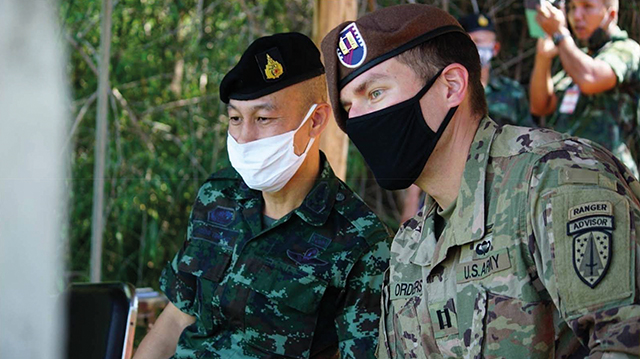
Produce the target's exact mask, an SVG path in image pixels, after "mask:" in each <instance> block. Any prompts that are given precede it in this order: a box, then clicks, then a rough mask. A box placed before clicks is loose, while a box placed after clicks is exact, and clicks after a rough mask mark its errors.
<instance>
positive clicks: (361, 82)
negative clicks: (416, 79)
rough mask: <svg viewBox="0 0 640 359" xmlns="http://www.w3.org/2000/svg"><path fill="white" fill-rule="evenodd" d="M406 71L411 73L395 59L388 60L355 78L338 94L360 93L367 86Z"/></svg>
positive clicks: (409, 69)
mask: <svg viewBox="0 0 640 359" xmlns="http://www.w3.org/2000/svg"><path fill="white" fill-rule="evenodd" d="M407 71H412V70H411V68H410V67H409V66H407V65H405V64H403V63H401V62H400V61H398V60H397V59H396V58H395V57H393V58H390V59H388V60H386V61H383V62H381V63H379V64H378V65H376V66H374V67H372V68H370V69H368V70H367V71H365V72H363V73H362V74H360V75H358V76H357V77H355V78H354V79H353V80H351V81H350V82H349V83H348V84H346V85H345V86H344V87H343V88H342V90H340V94H343V93H351V92H359V91H362V90H364V89H365V88H366V87H367V85H370V84H372V83H376V82H378V81H384V80H389V79H393V78H395V77H397V76H398V75H400V74H401V73H402V72H407Z"/></svg>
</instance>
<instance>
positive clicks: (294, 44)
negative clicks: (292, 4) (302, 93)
mask: <svg viewBox="0 0 640 359" xmlns="http://www.w3.org/2000/svg"><path fill="white" fill-rule="evenodd" d="M323 73H324V66H322V62H321V61H320V51H318V48H317V47H316V45H315V44H314V43H313V41H311V39H309V38H308V37H307V36H305V35H303V34H300V33H297V32H288V33H283V34H275V35H271V36H265V37H261V38H259V39H257V40H255V41H254V42H253V43H251V45H249V47H248V48H247V50H246V51H245V52H244V54H242V57H241V58H240V61H238V63H237V64H236V66H234V67H233V68H232V69H231V70H230V71H229V72H228V73H227V74H226V75H225V76H224V78H223V79H222V82H221V83H220V99H221V100H222V102H224V103H229V99H234V100H241V101H246V100H253V99H256V98H259V97H262V96H266V95H269V94H271V93H274V92H276V91H279V90H282V89H283V88H285V87H288V86H291V85H295V84H297V83H299V82H302V81H305V80H308V79H310V78H313V77H316V76H320V75H322V74H323Z"/></svg>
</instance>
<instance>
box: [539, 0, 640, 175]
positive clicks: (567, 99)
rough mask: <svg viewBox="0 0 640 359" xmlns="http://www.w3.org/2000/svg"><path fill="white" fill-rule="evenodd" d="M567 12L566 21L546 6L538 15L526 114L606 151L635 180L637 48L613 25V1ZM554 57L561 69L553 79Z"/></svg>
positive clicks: (597, 0) (588, 0)
mask: <svg viewBox="0 0 640 359" xmlns="http://www.w3.org/2000/svg"><path fill="white" fill-rule="evenodd" d="M566 7H567V16H566V17H565V14H564V12H563V11H562V10H561V9H559V8H556V7H554V6H553V5H551V4H550V3H548V2H547V1H543V4H542V6H541V7H540V8H539V10H538V15H537V17H536V20H537V21H538V23H539V24H540V26H541V27H542V29H543V30H544V31H545V33H546V34H547V37H546V38H544V39H539V40H538V44H537V49H536V58H535V65H534V68H533V73H532V75H531V91H530V96H531V98H530V100H531V112H532V113H533V114H534V115H538V116H548V118H547V121H546V125H547V126H549V127H551V128H553V129H554V130H557V131H560V132H567V133H569V134H571V135H574V136H579V137H584V138H588V139H590V140H593V141H596V142H598V143H600V144H601V145H603V146H605V147H606V148H607V149H609V150H610V151H612V152H613V153H614V154H615V155H616V156H618V158H619V159H621V160H622V162H624V164H625V165H627V167H629V169H631V170H632V172H633V173H634V174H635V175H636V177H637V176H638V171H637V161H638V148H639V147H638V138H637V131H638V128H637V125H638V120H639V113H638V112H639V111H640V110H639V106H638V102H639V99H640V75H639V71H640V70H639V66H640V46H639V45H638V43H637V42H635V41H633V40H632V39H630V38H629V36H628V35H627V33H626V32H625V31H622V30H621V29H620V28H619V27H618V25H617V20H618V8H619V7H618V0H569V1H567V3H566ZM567 20H568V23H567ZM569 26H571V29H572V31H573V37H572V36H571V35H572V34H571V32H569V28H568V27H569ZM574 37H575V40H574ZM556 57H559V58H560V62H561V64H562V70H561V71H560V72H558V73H557V74H555V75H554V76H553V77H552V75H551V65H552V60H553V59H554V58H556Z"/></svg>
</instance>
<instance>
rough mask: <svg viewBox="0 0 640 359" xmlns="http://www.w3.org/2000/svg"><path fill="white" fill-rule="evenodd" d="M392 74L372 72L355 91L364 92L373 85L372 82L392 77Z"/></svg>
mask: <svg viewBox="0 0 640 359" xmlns="http://www.w3.org/2000/svg"><path fill="white" fill-rule="evenodd" d="M390 77H391V76H390V75H387V74H371V75H370V76H369V78H368V79H366V80H365V81H364V82H362V83H361V84H360V85H358V87H356V89H355V93H362V92H364V91H365V90H366V89H367V88H368V87H369V86H371V83H373V82H375V81H378V80H384V79H387V78H390Z"/></svg>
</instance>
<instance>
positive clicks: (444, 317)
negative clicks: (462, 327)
mask: <svg viewBox="0 0 640 359" xmlns="http://www.w3.org/2000/svg"><path fill="white" fill-rule="evenodd" d="M429 315H430V316H431V323H433V336H434V337H435V338H436V339H440V338H442V337H446V336H449V335H452V334H458V314H457V313H456V308H455V304H454V301H453V298H452V299H449V300H447V301H444V302H438V303H432V304H429Z"/></svg>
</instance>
